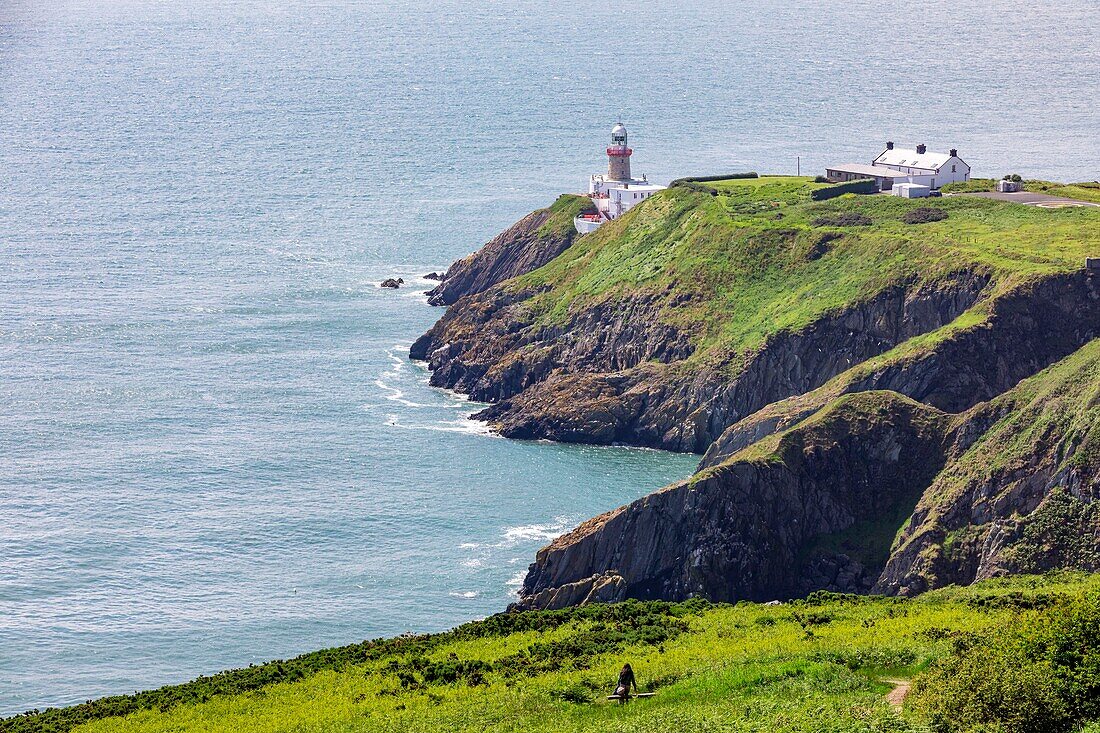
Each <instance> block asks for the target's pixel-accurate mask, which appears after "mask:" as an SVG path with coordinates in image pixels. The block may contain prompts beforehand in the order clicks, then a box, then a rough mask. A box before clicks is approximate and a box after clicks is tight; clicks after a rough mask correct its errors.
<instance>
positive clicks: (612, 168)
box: [573, 122, 665, 234]
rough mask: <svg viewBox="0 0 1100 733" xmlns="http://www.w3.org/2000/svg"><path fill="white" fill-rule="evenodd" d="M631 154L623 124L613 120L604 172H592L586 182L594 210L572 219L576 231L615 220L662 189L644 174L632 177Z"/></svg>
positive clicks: (589, 228) (589, 229) (592, 228)
mask: <svg viewBox="0 0 1100 733" xmlns="http://www.w3.org/2000/svg"><path fill="white" fill-rule="evenodd" d="M633 153H634V151H633V150H631V149H630V146H629V144H628V141H627V133H626V125H624V124H623V123H622V122H617V123H615V126H614V127H612V128H611V144H610V145H608V146H607V174H606V175H603V174H596V175H593V176H591V177H590V178H589V181H588V196H589V198H591V199H592V203H593V204H595V206H596V213H594V214H581V215H580V216H578V217H577V218H576V219H574V221H573V224H574V225H575V226H576V227H577V231H578V232H580V233H581V234H587V233H588V232H593V231H595V230H596V229H598V228H599V226H600V225H601V224H603V223H604V222H605V221H612V220H614V219H618V218H619V217H620V216H622V215H623V214H625V213H626V212H627V211H629V210H630V209H632V208H634V206H636V205H637V204H640V203H641V202H642V201H645V200H646V199H647V198H649V197H650V196H652V195H653V194H655V193H657V192H658V191H661V190H663V189H664V188H665V187H664V186H659V185H657V184H654V183H650V182H649V181H648V180H647V179H646V177H645V176H642V177H641V178H633V177H631V175H630V156H631V155H632V154H633Z"/></svg>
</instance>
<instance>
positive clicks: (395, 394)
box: [374, 379, 430, 407]
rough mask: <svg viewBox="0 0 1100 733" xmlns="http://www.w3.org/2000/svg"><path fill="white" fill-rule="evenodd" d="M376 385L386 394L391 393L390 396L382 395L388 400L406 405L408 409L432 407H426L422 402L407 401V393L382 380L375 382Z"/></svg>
mask: <svg viewBox="0 0 1100 733" xmlns="http://www.w3.org/2000/svg"><path fill="white" fill-rule="evenodd" d="M374 384H375V385H376V386H377V387H378V388H379V389H381V390H385V391H386V392H388V393H389V394H385V395H382V396H383V397H385V398H386V399H387V400H392V401H393V402H397V403H399V404H402V405H405V406H406V407H430V405H425V404H423V403H420V402H413V401H412V400H407V399H405V393H404V392H402V391H401V390H400V389H398V388H397V387H391V386H390V385H388V384H386V383H385V382H383V381H382V380H381V379H376V380H374Z"/></svg>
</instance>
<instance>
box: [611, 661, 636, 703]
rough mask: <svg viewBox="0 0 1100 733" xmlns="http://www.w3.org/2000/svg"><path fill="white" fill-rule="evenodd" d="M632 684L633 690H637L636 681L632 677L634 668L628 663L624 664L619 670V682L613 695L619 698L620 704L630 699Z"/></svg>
mask: <svg viewBox="0 0 1100 733" xmlns="http://www.w3.org/2000/svg"><path fill="white" fill-rule="evenodd" d="M632 685H633V687H634V692H637V691H638V683H637V681H635V679H634V670H633V669H631V668H630V664H624V665H623V668H622V670H620V671H619V684H618V686H616V687H615V695H614V696H615V697H617V698H619V704H620V705H622V704H623V703H625V702H626V701H627V700H629V699H630V687H631V686H632Z"/></svg>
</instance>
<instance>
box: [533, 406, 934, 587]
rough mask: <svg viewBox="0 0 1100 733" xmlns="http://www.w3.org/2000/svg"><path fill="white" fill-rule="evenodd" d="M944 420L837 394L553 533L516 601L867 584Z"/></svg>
mask: <svg viewBox="0 0 1100 733" xmlns="http://www.w3.org/2000/svg"><path fill="white" fill-rule="evenodd" d="M948 423H949V418H948V417H947V416H946V415H944V414H943V413H941V412H939V411H938V410H935V409H933V408H929V407H925V406H923V405H920V404H919V403H916V402H913V401H911V400H907V399H905V398H903V397H901V396H899V395H895V394H892V393H886V392H866V393H862V394H859V395H853V396H850V397H848V398H845V399H844V400H841V401H838V402H837V403H834V404H833V405H832V406H830V408H829V409H828V410H827V411H823V412H822V413H821V414H819V415H817V416H815V418H814V419H813V420H811V421H808V422H806V423H804V424H803V425H801V426H799V427H798V428H795V429H794V430H792V431H789V432H787V433H785V434H783V435H782V436H779V437H777V438H776V439H773V440H772V441H771V442H770V443H768V444H767V445H766V446H758V447H754V448H753V449H752V450H751V451H750V453H751V455H744V456H741V457H737V458H734V459H732V460H731V461H729V462H727V463H725V464H723V465H721V466H717V467H715V468H712V469H710V470H707V471H704V472H702V473H700V474H698V475H696V476H694V477H692V478H691V479H689V480H688V481H684V482H681V483H679V484H674V485H673V486H670V487H668V488H665V489H662V490H661V491H658V492H656V493H654V494H650V495H649V496H646V497H644V498H642V499H639V500H638V501H636V502H634V503H633V504H630V505H628V506H625V507H622V508H620V509H617V510H615V511H613V512H609V513H608V514H605V515H603V516H600V517H597V518H595V519H592V520H589V521H588V522H585V523H584V524H582V525H581V526H580V527H578V528H577V529H575V530H573V531H572V532H570V533H569V534H567V535H565V536H563V537H561V538H559V539H557V540H555V541H554V542H553V543H552V544H551V545H550V546H549V547H547V548H545V549H543V550H540V551H539V553H538V556H537V557H536V561H535V564H534V565H532V566H531V571H530V573H529V574H528V576H527V578H526V580H525V582H524V585H523V591H522V595H523V598H524V603H525V604H526V605H527V606H530V607H539V608H554V607H559V606H561V605H569V604H572V603H574V602H576V599H577V598H578V597H582V596H586V595H587V594H589V593H596V592H597V591H599V592H600V593H601V594H602V595H611V596H612V597H613V599H614V600H622V599H624V598H642V599H656V598H664V599H683V598H688V597H691V596H694V595H701V596H704V597H707V598H710V599H712V600H716V601H736V600H741V599H749V600H757V601H766V600H769V599H773V598H777V597H788V596H792V595H799V594H801V593H803V592H806V591H807V590H813V589H815V588H831V589H834V590H838V591H850V592H856V591H862V592H866V591H867V590H869V589H870V587H871V586H872V585H873V584H874V582H875V580H876V579H877V573H876V572H875V571H876V570H877V568H875V567H873V566H870V564H871V563H877V564H878V568H881V565H882V563H884V562H885V560H886V553H887V552H888V550H889V538H891V537H892V534H888V535H887V536H886V538H883V537H882V536H881V535H882V532H881V531H880V530H879V528H880V526H881V525H883V524H884V523H885V525H886V526H890V525H891V524H892V525H893V526H894V527H896V526H897V523H898V522H899V521H901V519H902V518H904V517H905V516H907V515H908V514H909V512H911V511H912V508H913V506H914V504H915V503H916V501H917V499H918V497H919V496H920V493H921V491H922V490H923V489H924V487H925V486H927V484H928V483H929V482H930V481H931V479H932V477H933V476H934V475H935V474H936V472H937V471H938V470H939V468H940V467H941V466H942V463H943V447H944V438H945V435H946V432H947V431H946V428H947V425H948ZM846 541H847V542H848V543H849V544H851V545H852V546H853V550H854V551H855V552H858V553H860V554H861V555H863V557H862V558H858V559H857V558H853V557H852V556H851V555H850V554H849V553H848V551H847V547H846V544H845V543H846ZM876 542H877V543H878V545H877V546H875V543H876ZM608 578H614V582H613V583H612V582H611V581H609V580H608Z"/></svg>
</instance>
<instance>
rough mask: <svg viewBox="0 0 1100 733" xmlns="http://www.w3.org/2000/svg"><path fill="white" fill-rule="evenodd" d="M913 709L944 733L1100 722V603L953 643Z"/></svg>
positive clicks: (921, 685)
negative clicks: (1098, 720) (1097, 720)
mask: <svg viewBox="0 0 1100 733" xmlns="http://www.w3.org/2000/svg"><path fill="white" fill-rule="evenodd" d="M956 642H957V643H956V644H955V645H954V648H953V650H952V653H951V655H950V656H949V657H947V658H945V659H942V660H940V661H939V662H937V663H936V664H935V665H933V667H932V668H931V669H929V670H928V671H927V672H925V673H924V674H923V675H921V676H920V677H919V678H917V681H916V683H915V684H914V686H913V695H912V697H911V701H912V702H911V704H912V706H913V709H914V710H916V711H917V712H918V713H920V714H922V715H923V716H924V717H925V718H926V719H927V720H928V722H929V723H930V724H931V726H932V728H933V729H934V730H936V731H942V732H944V733H953V732H954V731H964V730H972V729H978V728H984V727H988V728H990V729H994V730H999V731H1003V732H1004V733H1062V732H1064V731H1069V730H1071V729H1073V728H1075V727H1077V726H1079V725H1080V724H1081V723H1083V722H1085V721H1088V720H1095V719H1097V718H1098V717H1100V596H1095V595H1093V596H1090V597H1088V598H1083V599H1079V600H1077V601H1076V602H1074V603H1071V604H1069V605H1068V607H1066V606H1062V607H1058V608H1057V610H1053V609H1052V610H1050V611H1046V612H1043V613H1036V614H1033V615H1032V616H1030V618H1029V620H1028V622H1027V623H1024V624H1022V625H1019V624H1017V623H1014V624H1013V625H1011V626H1009V627H1007V628H1000V629H995V630H993V631H992V632H989V633H987V634H983V635H981V636H977V635H975V636H972V637H970V638H969V639H956Z"/></svg>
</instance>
